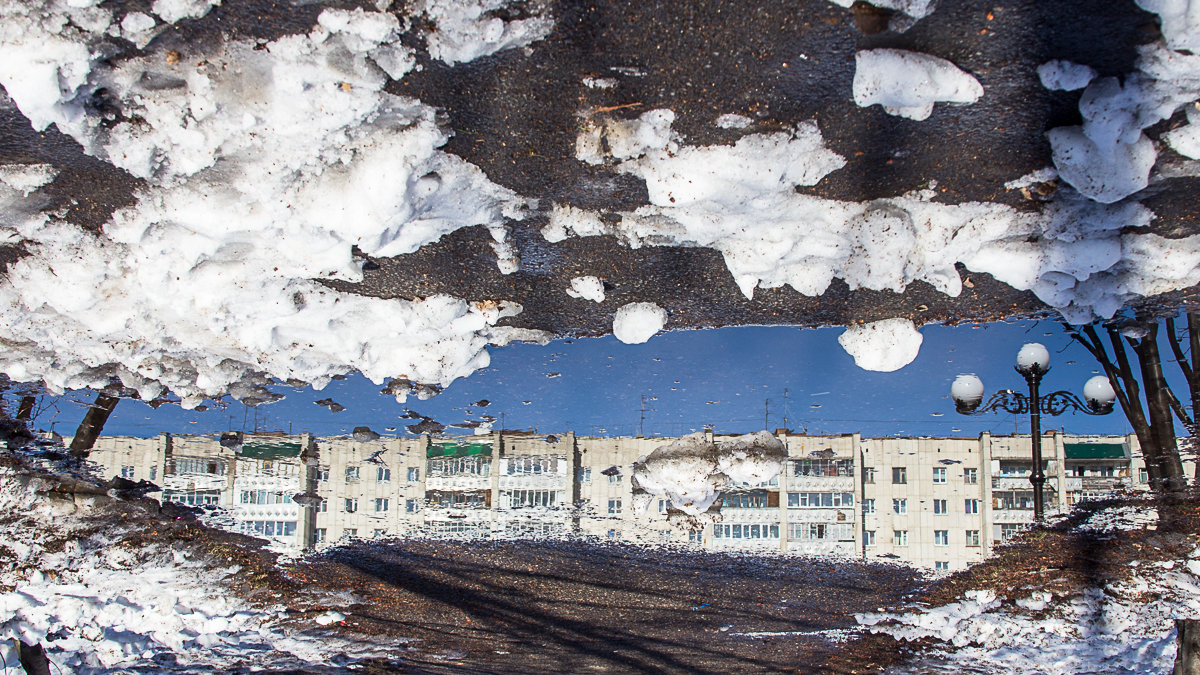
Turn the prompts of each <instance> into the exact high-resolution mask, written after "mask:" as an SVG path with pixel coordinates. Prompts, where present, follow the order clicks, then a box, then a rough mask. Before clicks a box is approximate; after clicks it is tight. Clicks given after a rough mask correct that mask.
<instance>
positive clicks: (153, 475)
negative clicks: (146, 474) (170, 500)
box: [150, 466, 158, 480]
mask: <svg viewBox="0 0 1200 675" xmlns="http://www.w3.org/2000/svg"><path fill="white" fill-rule="evenodd" d="M157 478H158V467H157V466H152V467H150V480H155V479H157Z"/></svg>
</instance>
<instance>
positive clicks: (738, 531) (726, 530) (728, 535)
mask: <svg viewBox="0 0 1200 675" xmlns="http://www.w3.org/2000/svg"><path fill="white" fill-rule="evenodd" d="M795 525H796V523H793V526H795ZM778 538H779V525H778V524H775V525H769V524H766V523H763V524H761V525H759V524H754V525H751V524H749V523H746V524H742V523H734V524H724V523H717V524H715V525H713V539H778Z"/></svg>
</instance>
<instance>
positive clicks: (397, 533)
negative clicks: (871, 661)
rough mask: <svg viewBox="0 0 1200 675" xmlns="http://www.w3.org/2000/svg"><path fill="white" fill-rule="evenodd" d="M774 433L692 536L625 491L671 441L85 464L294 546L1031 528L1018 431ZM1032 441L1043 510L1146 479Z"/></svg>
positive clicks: (943, 538)
mask: <svg viewBox="0 0 1200 675" xmlns="http://www.w3.org/2000/svg"><path fill="white" fill-rule="evenodd" d="M776 436H777V438H779V440H780V441H781V442H782V443H783V444H784V446H785V448H786V449H787V460H786V462H785V463H784V466H783V470H782V471H781V472H780V473H779V474H778V475H776V476H774V477H771V478H769V479H767V480H765V481H763V482H762V483H760V484H755V485H748V484H740V485H730V486H727V488H726V489H725V490H723V491H722V493H721V496H720V500H719V501H720V513H719V516H717V517H716V518H715V519H714V520H713V522H709V523H707V524H705V525H704V527H703V528H702V529H698V530H696V531H688V530H685V529H680V528H678V527H673V526H672V525H671V524H670V523H669V522H668V516H669V512H670V510H671V505H670V504H669V503H668V501H667V500H666V499H663V498H658V497H654V498H649V499H648V501H649V503H648V504H646V502H647V497H646V496H644V495H643V496H642V497H640V498H639V497H637V496H635V495H634V494H633V490H632V487H633V486H632V481H631V473H632V465H633V463H634V462H635V461H637V460H638V459H639V458H641V457H643V456H645V455H647V454H649V453H650V452H652V451H653V450H654V449H655V448H658V447H661V446H663V445H667V444H669V443H671V442H673V441H675V440H677V439H675V438H642V437H619V438H599V437H577V436H575V435H574V434H573V433H565V434H560V435H552V434H551V435H538V434H530V433H520V432H503V433H501V432H493V433H491V434H487V435H480V436H470V437H462V438H449V437H446V438H432V437H429V436H421V437H419V438H411V439H401V438H379V439H375V440H369V441H366V440H359V441H356V440H353V439H351V438H311V437H309V436H307V435H303V436H262V435H258V436H250V435H247V436H245V437H244V438H240V439H238V440H240V441H241V444H240V445H236V444H234V443H232V442H228V441H229V439H226V441H227V442H226V444H222V442H220V441H219V440H218V439H215V438H206V437H177V438H172V437H170V436H166V435H163V436H159V437H158V438H155V439H131V438H110V437H106V438H102V439H101V440H100V442H99V444H98V446H97V449H96V451H94V452H93V459H95V460H96V461H97V462H99V463H100V464H101V465H102V466H103V467H104V469H105V471H106V472H107V473H111V474H112V475H123V476H125V477H127V478H131V479H133V480H139V479H142V478H145V479H148V480H152V481H155V480H158V482H159V484H160V485H161V486H162V488H163V491H162V499H163V500H164V501H175V502H180V503H184V504H189V505H193V506H209V507H220V508H221V509H223V510H224V511H225V512H227V514H228V520H229V522H228V525H227V526H228V527H230V528H231V529H235V530H237V531H241V532H246V533H249V534H254V535H256V536H262V537H265V538H267V539H268V540H270V541H271V542H272V545H273V546H276V547H277V548H281V549H290V550H301V549H304V548H308V547H310V546H314V545H324V544H326V543H329V542H334V541H338V540H344V539H346V538H355V537H357V538H381V537H427V536H429V537H450V538H475V537H488V538H524V537H570V536H591V537H598V538H602V539H610V540H617V541H625V542H636V543H669V544H677V545H684V546H695V547H699V548H703V549H706V550H714V551H731V552H732V551H744V552H759V553H772V554H784V555H805V556H832V557H839V558H850V557H854V558H863V559H883V560H894V561H897V562H904V563H908V564H912V565H915V566H918V567H922V568H928V569H931V570H937V571H952V570H957V569H962V568H964V567H966V566H968V565H970V564H973V563H976V562H979V561H981V560H983V559H985V558H986V557H988V556H989V555H990V554H991V553H992V551H993V550H994V547H995V546H996V545H998V544H1001V543H1003V542H1005V541H1006V540H1008V539H1009V538H1011V537H1012V536H1013V535H1014V534H1016V533H1017V532H1019V531H1020V530H1021V529H1023V528H1025V527H1028V526H1029V524H1030V523H1031V522H1032V521H1033V492H1032V488H1031V486H1030V483H1029V474H1030V472H1031V470H1032V462H1031V461H1030V455H1031V452H1030V450H1031V440H1030V438H1029V437H1028V436H993V435H991V434H987V433H985V434H982V435H980V436H979V437H978V438H874V439H864V438H861V437H860V436H859V435H858V434H844V435H831V436H810V435H804V434H793V433H791V432H788V431H787V430H777V432H776ZM706 437H707V440H710V441H714V442H720V441H723V440H728V439H731V438H734V436H729V435H721V434H713V433H712V432H708V433H707V434H706ZM1042 445H1043V458H1044V466H1043V470H1044V471H1045V472H1046V475H1047V482H1046V486H1045V497H1044V498H1045V500H1046V504H1045V507H1046V511H1047V513H1054V512H1058V511H1063V510H1066V509H1068V508H1070V507H1071V506H1072V505H1073V504H1075V503H1076V502H1078V501H1080V500H1084V499H1091V498H1096V497H1101V496H1105V495H1109V494H1112V493H1113V492H1114V491H1116V490H1121V489H1128V490H1142V489H1146V487H1147V486H1146V483H1147V479H1146V474H1145V468H1144V462H1143V461H1142V458H1141V456H1140V453H1139V452H1138V448H1137V439H1136V437H1134V436H1115V437H1099V436H1072V435H1065V434H1059V433H1054V432H1049V433H1047V434H1045V436H1044V437H1043V440H1042ZM1189 472H1190V469H1189ZM155 476H161V479H156V478H154V477H155ZM297 495H307V496H308V497H309V498H310V499H308V500H307V501H308V502H310V503H311V506H301V505H300V504H299V503H297V502H296V499H295V497H296V496H297ZM635 500H636V501H638V503H636V504H635ZM302 501H304V500H302Z"/></svg>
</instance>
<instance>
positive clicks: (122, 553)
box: [0, 469, 398, 672]
mask: <svg viewBox="0 0 1200 675" xmlns="http://www.w3.org/2000/svg"><path fill="white" fill-rule="evenodd" d="M49 487H51V486H50V485H46V484H43V483H42V481H41V479H33V480H32V481H30V480H29V479H28V478H27V477H23V476H17V475H15V474H14V473H13V472H12V470H11V469H8V470H5V471H4V473H3V474H0V505H2V506H3V510H4V512H5V513H6V514H7V516H6V518H7V523H6V524H7V525H9V526H8V527H5V528H3V530H2V531H3V534H2V535H0V544H2V545H3V546H4V548H5V550H6V551H7V552H8V554H9V555H11V556H13V558H10V559H8V562H7V563H6V565H5V566H4V568H3V572H0V588H9V589H12V590H7V591H3V592H0V619H2V621H0V638H2V639H3V647H2V648H0V656H2V657H3V660H4V666H5V668H16V669H17V670H18V671H19V670H20V664H19V663H18V661H17V654H16V651H17V650H16V648H15V643H14V642H13V640H15V639H20V640H23V641H24V642H26V643H28V644H37V643H41V644H42V645H43V646H44V647H45V648H46V650H47V656H48V657H49V659H50V661H51V662H52V663H53V664H54V665H53V666H52V669H53V670H56V671H58V672H110V671H114V670H115V671H120V672H128V670H129V669H131V668H135V669H140V668H142V667H147V666H151V667H153V668H154V669H156V670H157V669H162V670H173V669H176V668H179V669H187V668H189V667H194V668H202V669H204V670H210V669H215V670H230V669H233V668H235V667H236V666H240V665H243V664H244V663H246V662H253V663H256V664H259V665H262V666H269V667H281V668H285V669H292V668H299V669H302V670H303V669H305V666H306V665H308V666H312V665H317V664H320V665H325V664H326V663H329V662H330V660H331V659H336V658H342V657H341V656H340V655H342V654H344V655H347V656H349V657H351V658H370V657H387V656H389V652H394V651H396V648H397V647H398V645H396V646H389V645H373V644H365V643H352V642H349V641H347V640H345V639H342V638H338V637H333V636H325V635H303V634H298V633H293V632H289V631H287V630H285V629H284V628H283V627H282V626H281V625H280V622H279V620H280V619H281V618H283V617H284V616H285V614H286V609H285V608H284V607H282V606H265V607H264V606H255V605H252V604H250V603H248V602H246V601H244V600H242V599H240V598H238V597H236V596H234V595H232V594H230V593H228V592H227V591H225V590H224V588H223V586H224V583H225V580H226V579H227V578H228V577H230V576H231V575H234V574H236V573H237V572H238V571H239V570H238V568H237V567H236V566H232V567H215V566H214V565H213V564H212V563H206V562H203V561H202V560H199V559H197V558H194V557H192V556H191V555H190V554H189V553H187V552H185V551H180V550H176V551H171V550H167V549H165V548H160V547H138V546H128V545H123V544H120V543H118V542H121V540H122V539H123V538H124V537H125V536H127V535H128V534H130V533H131V532H130V529H131V528H136V527H139V526H138V525H122V524H121V523H120V522H109V523H108V524H107V525H106V526H105V527H100V528H97V527H95V525H96V523H95V522H94V521H93V520H92V519H93V518H96V517H107V518H109V519H115V518H116V517H117V516H116V515H108V516H99V515H98V514H97V513H95V512H94V511H93V506H95V505H98V507H99V508H100V509H102V508H103V504H104V503H105V502H107V501H108V499H107V498H105V497H98V498H92V499H95V500H98V501H95V502H94V503H90V502H89V501H88V498H86V497H78V496H77V497H76V499H75V500H71V499H62V498H58V499H54V498H51V497H47V496H46V495H44V494H36V492H35V490H38V489H42V490H45V489H47V488H49Z"/></svg>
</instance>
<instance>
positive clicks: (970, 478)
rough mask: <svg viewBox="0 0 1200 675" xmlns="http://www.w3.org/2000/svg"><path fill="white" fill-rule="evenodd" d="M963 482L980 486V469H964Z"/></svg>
mask: <svg viewBox="0 0 1200 675" xmlns="http://www.w3.org/2000/svg"><path fill="white" fill-rule="evenodd" d="M963 482H964V483H966V484H967V485H978V484H979V469H963Z"/></svg>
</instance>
